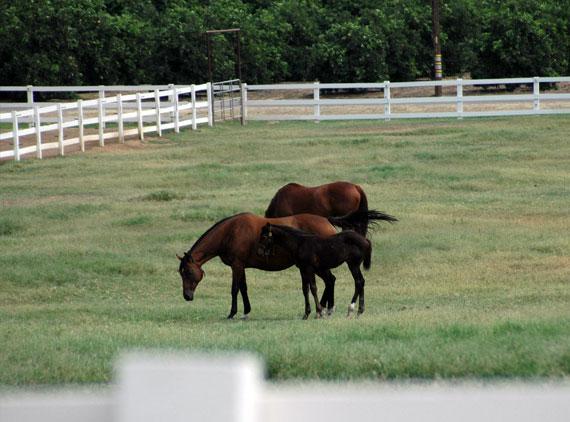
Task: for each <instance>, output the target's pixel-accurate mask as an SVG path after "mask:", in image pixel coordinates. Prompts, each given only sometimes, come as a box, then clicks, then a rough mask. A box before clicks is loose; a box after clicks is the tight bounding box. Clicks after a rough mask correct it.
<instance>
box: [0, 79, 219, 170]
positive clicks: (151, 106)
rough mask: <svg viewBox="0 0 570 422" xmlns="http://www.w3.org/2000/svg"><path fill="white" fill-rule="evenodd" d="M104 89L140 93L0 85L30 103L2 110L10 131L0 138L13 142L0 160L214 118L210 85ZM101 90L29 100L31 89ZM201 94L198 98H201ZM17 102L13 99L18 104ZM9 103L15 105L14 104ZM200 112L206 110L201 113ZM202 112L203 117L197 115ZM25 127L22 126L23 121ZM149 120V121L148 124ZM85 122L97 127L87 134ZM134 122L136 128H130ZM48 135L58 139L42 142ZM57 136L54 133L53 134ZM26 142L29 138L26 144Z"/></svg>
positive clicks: (0, 132)
mask: <svg viewBox="0 0 570 422" xmlns="http://www.w3.org/2000/svg"><path fill="white" fill-rule="evenodd" d="M104 88H105V90H106V92H121V91H128V92H132V91H142V92H136V93H135V94H126V95H122V94H120V93H119V94H117V95H115V96H111V97H106V96H105V90H102V89H101V88H100V87H33V91H32V90H31V87H27V88H24V87H0V90H2V91H18V90H23V89H27V92H28V103H24V104H26V106H25V109H24V110H15V109H13V110H12V111H11V112H10V113H0V123H4V125H6V124H8V125H9V127H10V129H9V130H6V131H5V130H0V142H4V143H5V142H10V141H11V142H12V146H13V148H11V149H8V150H6V149H5V148H3V149H1V150H0V159H2V158H13V159H14V160H16V161H19V160H20V158H21V157H22V156H23V155H26V154H34V153H35V155H36V157H37V158H42V153H43V151H45V150H50V149H58V151H59V155H64V154H65V148H66V147H68V146H71V145H77V144H78V145H79V146H80V148H81V151H84V150H85V143H87V142H92V141H97V142H98V143H99V145H100V146H104V145H105V140H107V139H118V140H119V141H120V142H124V140H125V137H127V136H133V135H134V136H138V138H139V139H141V140H143V139H144V134H145V133H149V132H156V133H157V134H158V136H162V131H163V130H168V129H173V130H174V131H175V132H178V131H179V130H180V128H182V127H185V126H191V127H192V129H196V128H197V125H199V124H205V123H208V124H209V125H212V124H213V120H212V99H211V89H210V84H209V83H208V84H202V85H190V86H184V87H175V86H170V87H168V86H167V87H164V86H136V87H128V86H112V87H104ZM92 91H97V92H99V96H98V98H97V99H93V100H85V101H84V100H78V101H77V102H65V103H57V104H45V103H43V104H38V103H33V92H92ZM199 96H200V97H202V98H205V100H204V99H200V98H199ZM16 104H17V103H16ZM7 106H8V107H12V108H17V107H15V106H14V103H11V104H8V105H7ZM202 111H204V112H202ZM199 113H200V114H201V116H200V115H199ZM26 123H27V126H28V127H25V128H24V127H23V125H22V124H26ZM109 123H111V124H114V125H116V126H114V127H113V128H112V129H113V130H112V131H107V132H106V131H105V128H106V126H107V124H109ZM148 123H150V124H148ZM89 126H91V127H97V133H96V134H95V133H90V134H87V133H86V128H88V127H89ZM131 126H136V127H131ZM65 129H76V131H75V132H74V133H73V135H72V136H71V137H66V136H65V133H66V132H65ZM46 133H51V135H52V136H51V138H52V139H53V138H56V139H57V141H53V140H52V141H51V142H45V141H44V139H43V138H44V134H46ZM54 134H56V136H54ZM26 136H27V137H28V139H29V137H34V139H35V142H33V143H32V144H31V145H22V142H21V141H22V139H23V138H24V137H26ZM28 143H29V142H28Z"/></svg>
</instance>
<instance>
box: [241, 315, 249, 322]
mask: <svg viewBox="0 0 570 422" xmlns="http://www.w3.org/2000/svg"><path fill="white" fill-rule="evenodd" d="M241 320H242V321H247V320H249V315H247V314H246V315H243V316H242V317H241Z"/></svg>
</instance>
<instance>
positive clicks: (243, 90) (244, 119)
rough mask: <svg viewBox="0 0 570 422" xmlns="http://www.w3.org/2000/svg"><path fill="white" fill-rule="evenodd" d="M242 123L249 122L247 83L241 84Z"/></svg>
mask: <svg viewBox="0 0 570 422" xmlns="http://www.w3.org/2000/svg"><path fill="white" fill-rule="evenodd" d="M241 123H242V125H244V126H245V125H246V124H247V84H246V83H242V84H241Z"/></svg>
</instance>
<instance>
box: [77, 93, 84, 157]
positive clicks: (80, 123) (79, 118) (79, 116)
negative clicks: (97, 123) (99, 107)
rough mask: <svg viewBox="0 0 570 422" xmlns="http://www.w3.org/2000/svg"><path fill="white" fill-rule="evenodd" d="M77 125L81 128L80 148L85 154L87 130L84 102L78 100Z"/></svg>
mask: <svg viewBox="0 0 570 422" xmlns="http://www.w3.org/2000/svg"><path fill="white" fill-rule="evenodd" d="M77 125H78V126H79V146H80V147H81V152H85V138H84V136H85V129H84V124H83V100H77Z"/></svg>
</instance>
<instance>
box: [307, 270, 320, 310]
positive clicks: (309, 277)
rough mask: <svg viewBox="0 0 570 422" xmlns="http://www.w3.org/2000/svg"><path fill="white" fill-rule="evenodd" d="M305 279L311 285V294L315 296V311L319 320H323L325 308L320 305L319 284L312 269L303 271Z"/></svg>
mask: <svg viewBox="0 0 570 422" xmlns="http://www.w3.org/2000/svg"><path fill="white" fill-rule="evenodd" d="M303 278H304V279H305V283H306V284H308V285H309V287H310V288H311V294H312V295H313V299H314V301H315V309H316V310H317V315H316V317H317V318H322V316H323V307H322V306H321V304H320V303H319V298H318V295H317V282H316V281H315V272H314V271H313V270H312V269H309V268H307V269H305V270H304V271H303Z"/></svg>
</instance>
